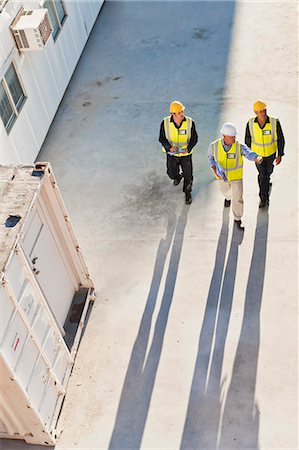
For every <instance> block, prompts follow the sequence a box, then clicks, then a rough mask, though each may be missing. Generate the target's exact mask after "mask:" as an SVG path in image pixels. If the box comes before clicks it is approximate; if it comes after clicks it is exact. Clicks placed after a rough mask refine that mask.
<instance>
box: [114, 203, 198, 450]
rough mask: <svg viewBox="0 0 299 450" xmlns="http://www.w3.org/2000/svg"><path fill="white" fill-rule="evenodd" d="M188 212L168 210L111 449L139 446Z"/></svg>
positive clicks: (124, 386)
mask: <svg viewBox="0 0 299 450" xmlns="http://www.w3.org/2000/svg"><path fill="white" fill-rule="evenodd" d="M188 212H189V208H188V207H187V206H185V205H184V206H183V208H182V211H181V214H180V216H179V218H178V219H176V217H175V215H174V214H172V213H169V217H168V226H167V233H166V238H165V239H162V240H161V241H160V244H159V247H158V251H157V257H156V262H155V267H154V273H153V278H152V281H151V286H150V290H149V294H148V297H147V301H146V305H145V309H144V312H143V316H142V320H141V324H140V327H139V331H138V335H137V337H136V340H135V343H134V346H133V350H132V354H131V357H130V361H129V366H128V369H127V373H126V376H125V380H124V384H123V388H122V393H121V397H120V401H119V406H118V411H117V415H116V420H115V423H114V428H113V432H112V436H111V440H110V443H109V447H108V448H109V450H120V449H138V448H140V444H141V440H142V436H143V432H144V427H145V423H146V419H147V415H148V410H149V405H150V400H151V396H152V392H153V388H154V384H155V379H156V374H157V370H158V366H159V361H160V357H161V351H162V347H163V340H164V335H165V330H166V326H167V321H168V315H169V311H170V307H171V303H172V299H173V294H174V289H175V284H176V279H177V273H178V267H179V262H180V257H181V251H182V246H183V240H184V231H185V227H186V223H187V216H188ZM170 250H171V255H170V261H169V267H168V271H167V275H166V281H165V287H164V292H163V296H162V300H161V305H160V309H159V313H158V316H157V319H156V323H155V329H154V334H153V339H152V342H151V345H150V349H149V351H148V354H147V356H146V353H147V348H148V344H149V335H150V330H151V325H152V316H153V313H154V310H155V306H156V302H157V298H158V292H159V289H160V285H161V280H162V275H163V270H164V266H165V263H166V259H167V255H168V253H169V251H170Z"/></svg>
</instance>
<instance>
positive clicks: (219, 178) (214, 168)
mask: <svg viewBox="0 0 299 450" xmlns="http://www.w3.org/2000/svg"><path fill="white" fill-rule="evenodd" d="M211 169H212V170H213V172H214V175H215V177H216V180H222V177H221V176H220V175H218V173H217V171H216V166H213V167H212V168H211Z"/></svg>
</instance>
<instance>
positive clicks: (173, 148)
mask: <svg viewBox="0 0 299 450" xmlns="http://www.w3.org/2000/svg"><path fill="white" fill-rule="evenodd" d="M169 150H170V151H171V153H176V152H177V151H178V147H170V149H169Z"/></svg>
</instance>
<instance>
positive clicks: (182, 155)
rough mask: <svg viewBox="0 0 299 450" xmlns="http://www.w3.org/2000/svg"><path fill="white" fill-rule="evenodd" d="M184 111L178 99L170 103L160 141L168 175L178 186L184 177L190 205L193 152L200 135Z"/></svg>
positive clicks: (163, 121) (186, 196)
mask: <svg viewBox="0 0 299 450" xmlns="http://www.w3.org/2000/svg"><path fill="white" fill-rule="evenodd" d="M184 111H185V106H184V105H183V104H182V103H181V102H179V101H178V100H174V101H173V102H171V103H170V107H169V112H170V116H168V117H165V119H163V120H162V123H161V126H160V136H159V141H160V142H161V144H162V146H163V147H162V150H163V151H164V152H165V153H166V154H167V160H166V166H167V175H168V176H169V178H170V179H171V180H173V185H174V186H178V185H179V184H180V182H181V179H182V178H184V186H183V192H184V193H185V202H186V204H187V205H190V203H191V202H192V196H191V191H192V183H193V166H192V152H193V147H194V146H195V145H196V143H197V141H198V136H197V132H196V128H195V123H194V120H193V119H191V117H185V112H184ZM180 169H181V170H182V173H181V172H180Z"/></svg>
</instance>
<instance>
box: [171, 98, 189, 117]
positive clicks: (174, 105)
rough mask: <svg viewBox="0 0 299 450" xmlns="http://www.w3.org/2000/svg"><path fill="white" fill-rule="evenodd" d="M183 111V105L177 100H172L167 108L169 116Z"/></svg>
mask: <svg viewBox="0 0 299 450" xmlns="http://www.w3.org/2000/svg"><path fill="white" fill-rule="evenodd" d="M184 109H185V106H184V105H183V103H181V102H179V101H178V100H174V101H173V102H171V103H170V106H169V112H170V114H173V113H179V112H181V111H184Z"/></svg>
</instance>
